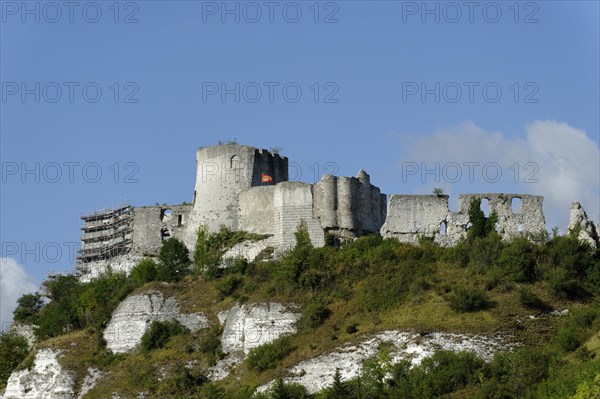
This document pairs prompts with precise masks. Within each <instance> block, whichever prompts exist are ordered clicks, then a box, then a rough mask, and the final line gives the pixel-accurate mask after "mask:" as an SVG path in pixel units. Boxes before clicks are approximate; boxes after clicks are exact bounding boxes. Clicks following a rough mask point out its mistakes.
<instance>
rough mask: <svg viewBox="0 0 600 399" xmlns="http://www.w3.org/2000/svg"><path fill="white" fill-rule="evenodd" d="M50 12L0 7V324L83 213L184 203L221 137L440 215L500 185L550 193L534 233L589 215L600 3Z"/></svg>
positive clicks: (35, 6)
mask: <svg viewBox="0 0 600 399" xmlns="http://www.w3.org/2000/svg"><path fill="white" fill-rule="evenodd" d="M62 3H63V2H35V1H29V2H26V3H22V2H20V1H19V2H11V1H2V2H1V11H2V24H1V30H0V35H1V37H0V46H1V48H0V73H1V76H0V81H1V82H2V98H1V103H0V106H1V114H0V117H1V119H0V130H1V135H0V145H1V149H0V155H1V158H2V159H1V161H2V190H1V192H0V200H1V204H0V218H1V222H0V233H1V237H0V241H1V242H2V253H1V254H0V255H2V256H3V257H5V258H6V259H5V260H3V263H2V264H1V266H2V270H0V271H1V272H2V288H3V290H4V292H3V293H2V301H3V304H2V311H3V314H2V315H1V316H0V317H1V319H2V321H6V320H9V319H10V315H9V314H7V313H9V311H10V309H12V306H13V305H12V303H13V302H14V298H15V297H16V296H18V295H20V294H21V293H22V292H25V291H27V290H31V289H35V288H36V287H37V285H39V283H40V282H41V281H42V280H43V279H44V278H45V276H46V273H47V272H48V271H49V270H70V269H72V266H73V265H72V256H70V252H71V248H72V245H73V243H77V242H78V240H79V227H80V221H79V216H80V215H81V214H82V213H86V212H89V211H91V210H94V209H98V208H105V207H113V206H117V205H119V204H121V203H123V202H124V201H129V202H130V203H132V204H134V205H152V204H155V203H157V202H158V203H174V204H175V203H181V202H183V201H189V200H191V197H192V193H193V185H194V179H195V169H194V165H195V160H194V152H195V150H196V149H197V148H198V147H199V146H204V145H210V144H216V143H217V142H218V141H219V140H229V139H234V138H235V139H237V140H238V141H239V142H240V143H242V144H247V145H253V146H256V147H263V148H269V147H283V151H282V154H283V155H286V156H288V157H289V158H290V162H294V163H295V164H294V165H295V170H298V168H299V169H300V170H302V176H301V177H300V180H302V181H307V182H314V181H315V179H318V178H320V175H321V174H322V173H326V172H331V171H333V172H335V173H336V174H338V175H356V173H357V172H358V170H359V169H360V168H364V169H365V170H366V171H367V172H368V173H369V174H371V180H372V182H373V183H374V184H376V185H378V186H379V187H381V189H382V191H383V192H385V193H387V194H393V193H429V192H431V190H432V189H433V187H436V186H440V187H443V188H444V190H445V192H446V193H448V194H450V196H451V201H450V204H451V209H452V207H454V208H455V207H456V196H457V194H459V193H471V192H507V191H508V192H522V193H532V194H541V195H544V196H545V197H546V201H545V213H546V219H547V225H548V228H550V227H552V226H554V225H558V226H559V227H561V228H562V229H563V230H564V228H565V227H566V224H567V223H568V209H569V206H570V202H571V201H573V200H578V201H581V202H582V204H583V206H584V208H585V209H586V211H587V212H588V214H589V215H590V216H592V217H593V218H594V219H595V220H598V218H599V215H600V204H599V202H600V195H599V190H600V181H599V180H600V176H599V173H600V172H599V170H600V160H599V150H598V148H599V147H598V146H599V142H600V140H599V132H600V126H599V123H600V121H599V109H600V103H599V93H600V89H599V87H600V82H599V71H600V65H599V61H600V58H599V50H598V49H599V48H600V43H599V37H600V32H599V20H600V9H599V3H598V2H596V1H580V2H577V1H569V2H566V1H565V2H563V1H544V2H518V3H515V2H513V1H507V2H504V1H499V2H475V3H474V5H473V8H472V9H469V8H468V7H467V6H465V5H464V2H450V3H448V2H426V3H424V2H401V1H398V2H393V1H338V2H327V1H323V2H317V3H315V2H314V1H298V2H278V1H275V2H271V3H265V2H262V1H260V2H227V3H223V2H221V1H219V2H202V1H169V2H167V1H138V2H125V1H124V2H119V3H115V2H114V1H97V2H85V1H83V2H76V4H75V5H73V8H72V9H69V8H68V7H66V6H64V5H62ZM23 4H26V5H23ZM258 10H260V14H258V13H257V11H258ZM299 12H300V14H299ZM236 19H237V20H236ZM94 21H95V22H94ZM115 21H116V22H115ZM236 83H237V84H239V86H236ZM98 89H99V90H100V91H101V95H100V96H98V95H97V93H98V92H97V90H98ZM222 89H225V90H226V93H228V94H225V95H224V97H223V96H222V94H223V90H222ZM298 89H299V90H300V92H299V91H298ZM211 90H212V91H211ZM215 90H216V92H215ZM227 90H228V91H227ZM271 90H272V91H271ZM259 93H260V94H261V95H260V97H259V96H258V94H259ZM236 96H237V97H238V98H237V99H236ZM36 97H37V98H36ZM270 97H271V98H270ZM236 100H237V101H236ZM436 163H437V164H436ZM465 163H471V164H472V163H475V164H476V165H477V166H474V168H475V169H474V178H473V179H472V181H471V179H469V178H468V168H467V167H465V166H464V165H465ZM454 164H458V165H461V167H462V168H461V172H462V174H461V175H460V177H459V178H456V174H455V171H454V170H451V168H446V167H448V165H454ZM332 165H334V166H333V169H331V167H332ZM415 165H416V167H417V168H418V170H417V172H416V173H415V174H409V173H407V172H408V171H409V170H413V169H409V168H413V167H414V166H415ZM436 168H437V169H436ZM490 168H491V169H490ZM425 169H427V170H433V172H432V173H429V174H425V175H424V176H422V175H421V171H422V170H425ZM27 170H29V171H31V172H29V173H28V172H26V171H27ZM484 170H485V173H484ZM498 171H499V172H500V173H501V178H498V179H497V178H496V176H497V173H498ZM517 171H518V173H517ZM450 172H452V173H450ZM98 173H101V175H98ZM291 174H292V173H291ZM452 181H455V182H452ZM515 181H516V182H515Z"/></svg>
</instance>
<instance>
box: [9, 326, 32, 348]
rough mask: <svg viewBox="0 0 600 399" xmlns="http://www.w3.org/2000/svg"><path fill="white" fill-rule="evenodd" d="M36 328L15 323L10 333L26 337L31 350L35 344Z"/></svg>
mask: <svg viewBox="0 0 600 399" xmlns="http://www.w3.org/2000/svg"><path fill="white" fill-rule="evenodd" d="M34 328H36V327H35V326H32V325H29V324H17V323H15V324H13V325H12V326H11V327H10V331H12V332H14V333H15V334H18V335H21V336H22V337H24V338H25V339H26V340H27V344H28V345H29V349H31V348H32V347H33V344H35V329H34Z"/></svg>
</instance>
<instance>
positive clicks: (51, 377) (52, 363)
mask: <svg viewBox="0 0 600 399" xmlns="http://www.w3.org/2000/svg"><path fill="white" fill-rule="evenodd" d="M59 355H60V352H58V351H54V350H52V349H44V350H41V351H39V352H38V353H37V354H36V355H35V361H34V363H35V365H34V367H33V368H32V369H31V370H21V371H16V372H14V373H12V374H11V376H10V378H9V379H8V385H7V387H6V391H5V392H4V396H3V397H2V398H3V399H74V398H75V393H74V391H73V386H74V381H73V378H72V377H71V376H70V375H69V374H68V373H66V372H65V371H64V370H63V369H62V367H61V366H60V364H59V363H58V357H59Z"/></svg>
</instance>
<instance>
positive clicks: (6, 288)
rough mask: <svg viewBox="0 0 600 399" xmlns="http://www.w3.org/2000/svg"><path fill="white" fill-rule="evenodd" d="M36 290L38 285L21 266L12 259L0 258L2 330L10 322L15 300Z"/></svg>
mask: <svg viewBox="0 0 600 399" xmlns="http://www.w3.org/2000/svg"><path fill="white" fill-rule="evenodd" d="M37 290H38V284H36V283H35V281H34V279H33V278H32V277H31V276H29V275H28V274H27V272H26V271H25V269H24V268H23V266H22V265H20V264H19V263H18V262H17V261H16V260H15V259H13V258H4V257H2V258H0V321H1V322H2V328H3V329H4V328H5V327H6V323H10V322H11V321H12V313H13V310H14V309H15V307H16V306H17V299H19V298H20V297H21V296H22V295H23V294H27V293H31V292H35V291H37Z"/></svg>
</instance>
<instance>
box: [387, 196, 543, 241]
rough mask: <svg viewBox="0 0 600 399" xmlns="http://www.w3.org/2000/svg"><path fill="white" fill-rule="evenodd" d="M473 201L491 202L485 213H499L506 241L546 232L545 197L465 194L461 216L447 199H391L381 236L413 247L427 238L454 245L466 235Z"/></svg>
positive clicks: (407, 197) (436, 197) (398, 197)
mask: <svg viewBox="0 0 600 399" xmlns="http://www.w3.org/2000/svg"><path fill="white" fill-rule="evenodd" d="M472 198H479V199H481V200H487V201H488V204H489V208H488V209H487V212H485V211H484V212H485V213H486V214H487V215H491V214H492V212H496V214H497V215H498V221H497V223H496V231H498V233H499V234H500V235H501V236H502V238H503V239H509V238H511V237H516V236H519V235H522V234H527V233H539V232H540V231H543V230H544V229H545V220H544V214H543V210H542V205H543V197H541V196H537V195H526V194H492V193H488V194H462V195H459V197H458V201H459V211H458V212H450V211H449V209H448V196H446V195H441V196H435V195H391V196H390V199H389V204H388V213H387V219H386V221H385V223H384V225H383V227H382V228H381V235H382V236H383V237H393V238H396V239H398V240H399V241H401V242H410V243H416V242H418V239H419V237H420V236H422V235H423V236H427V237H434V240H435V241H436V242H439V243H440V244H442V245H453V244H455V243H456V242H457V241H458V240H459V239H460V238H461V237H464V236H465V235H466V232H467V229H468V227H469V215H468V214H469V206H470V204H471V199H472ZM513 198H516V199H518V200H520V202H521V206H520V209H519V210H516V211H513V207H512V201H513Z"/></svg>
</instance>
